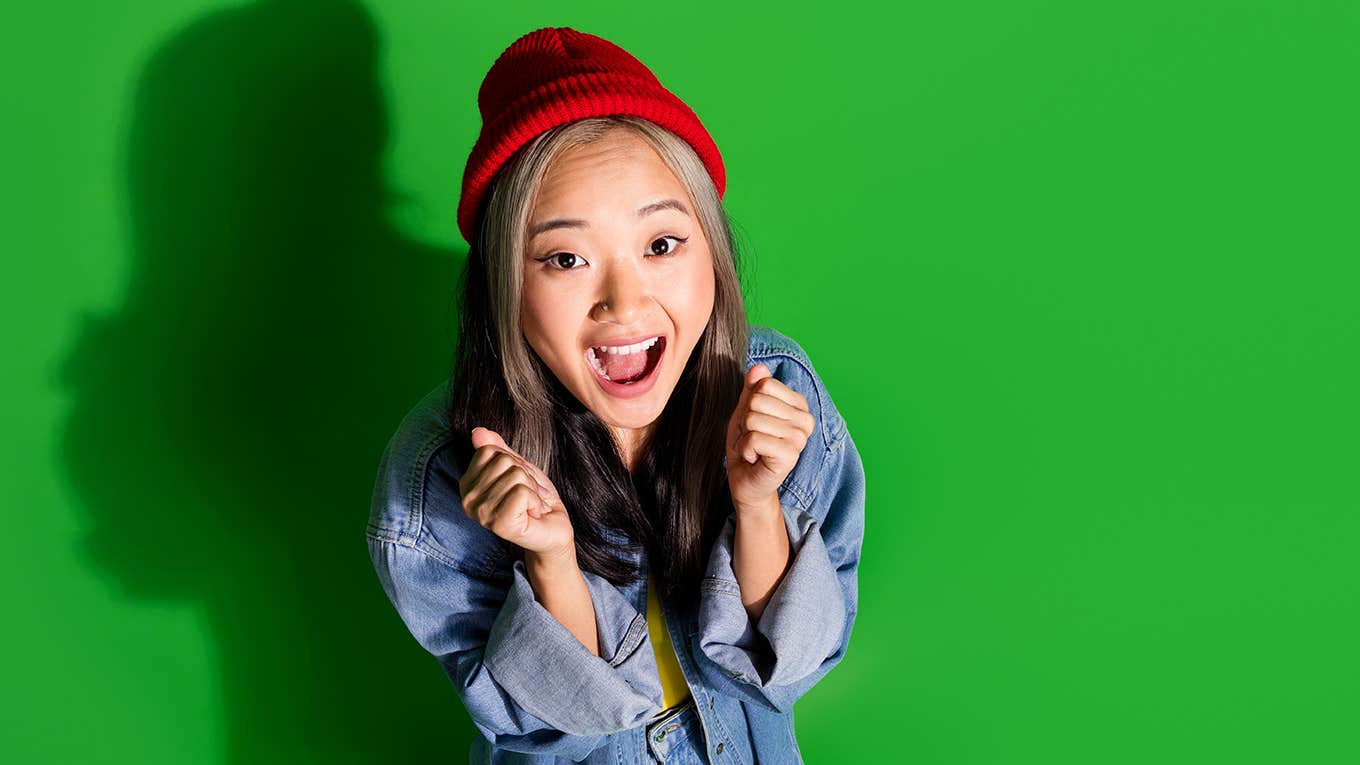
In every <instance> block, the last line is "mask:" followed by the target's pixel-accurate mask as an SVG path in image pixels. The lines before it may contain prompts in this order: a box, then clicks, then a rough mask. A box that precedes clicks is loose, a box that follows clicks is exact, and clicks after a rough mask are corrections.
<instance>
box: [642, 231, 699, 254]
mask: <svg viewBox="0 0 1360 765" xmlns="http://www.w3.org/2000/svg"><path fill="white" fill-rule="evenodd" d="M667 239H674V240H675V242H676V243H675V244H674V245H672V246H671V248H670V249H668V250H666V251H665V252H657V251H656V243H657V242H664V241H666V240H667ZM688 241H689V237H683V238H682V237H678V236H663V237H660V238H658V239H653V240H652V249H651V250H649V251H648V252H647V254H648V255H656V256H659V257H663V258H664V257H669V256H671V255H674V254H675V251H676V249H678V248H679V247H680V245H682V244H684V243H685V242H688Z"/></svg>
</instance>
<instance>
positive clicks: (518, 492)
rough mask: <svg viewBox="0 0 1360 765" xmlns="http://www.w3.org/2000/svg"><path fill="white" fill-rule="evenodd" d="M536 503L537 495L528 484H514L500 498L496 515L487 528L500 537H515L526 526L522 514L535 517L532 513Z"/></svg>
mask: <svg viewBox="0 0 1360 765" xmlns="http://www.w3.org/2000/svg"><path fill="white" fill-rule="evenodd" d="M538 503H539V499H538V497H537V496H536V495H535V494H534V490H533V489H531V488H529V485H528V484H525V483H518V484H515V485H514V486H513V487H511V489H510V491H509V492H507V493H506V495H505V496H504V497H503V498H502V499H501V501H500V504H499V505H498V507H497V510H496V517H495V518H494V519H493V520H492V522H491V525H490V526H488V527H487V528H489V529H490V530H491V532H492V533H493V534H495V535H496V536H498V537H500V538H502V539H516V538H518V537H519V536H520V535H521V534H523V533H524V531H525V529H526V528H527V524H526V523H525V520H524V516H525V515H528V516H529V517H531V518H534V517H537V516H535V515H534V508H535V506H536V505H537V504H538Z"/></svg>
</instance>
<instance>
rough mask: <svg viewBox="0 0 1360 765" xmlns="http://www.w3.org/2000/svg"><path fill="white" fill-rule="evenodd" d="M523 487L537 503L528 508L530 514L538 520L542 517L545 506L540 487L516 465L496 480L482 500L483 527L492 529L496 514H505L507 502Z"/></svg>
mask: <svg viewBox="0 0 1360 765" xmlns="http://www.w3.org/2000/svg"><path fill="white" fill-rule="evenodd" d="M517 486H523V487H524V488H525V489H527V490H528V491H529V493H530V494H532V495H533V497H534V499H535V502H534V503H532V505H531V506H530V507H528V508H526V509H527V510H528V511H529V514H530V515H531V516H532V517H534V518H538V517H539V516H540V515H542V512H541V511H542V509H543V507H544V505H545V503H544V502H543V500H542V498H541V497H539V496H538V487H537V486H536V485H535V484H534V482H533V479H531V478H530V477H529V475H528V473H527V472H525V471H524V469H523V468H521V467H519V466H518V465H515V466H514V467H511V468H510V469H509V470H506V471H505V473H504V474H503V475H501V476H500V477H499V478H497V479H496V482H495V483H493V484H492V485H491V486H490V487H489V488H488V489H487V490H486V496H485V498H484V499H483V500H482V508H481V516H482V521H481V523H482V525H483V526H487V527H490V526H492V525H494V524H495V522H496V514H497V513H500V512H503V511H504V510H505V509H506V507H507V504H506V500H507V498H508V497H509V496H510V495H511V493H512V492H514V491H515V487H517Z"/></svg>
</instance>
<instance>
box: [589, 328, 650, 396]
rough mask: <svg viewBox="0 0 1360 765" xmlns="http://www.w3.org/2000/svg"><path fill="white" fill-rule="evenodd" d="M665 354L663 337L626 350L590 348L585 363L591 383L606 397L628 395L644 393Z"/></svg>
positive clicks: (636, 344)
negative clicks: (593, 382)
mask: <svg viewBox="0 0 1360 765" xmlns="http://www.w3.org/2000/svg"><path fill="white" fill-rule="evenodd" d="M665 352H666V336H665V335H658V336H656V337H655V338H652V339H650V340H645V341H643V342H640V343H635V344H633V345H629V346H623V347H621V348H620V347H613V348H607V347H605V346H599V345H596V346H591V347H590V348H587V349H586V353H585V356H586V363H587V364H588V365H589V366H590V369H591V372H592V373H593V374H594V375H595V380H596V381H597V382H599V383H600V385H601V386H602V387H603V388H604V389H605V390H606V391H608V392H609V393H611V394H614V395H628V394H630V393H636V394H641V393H645V392H646V390H645V388H650V387H651V382H652V381H653V379H654V378H655V377H656V370H657V369H659V368H660V367H661V358H662V356H663V355H664V354H665Z"/></svg>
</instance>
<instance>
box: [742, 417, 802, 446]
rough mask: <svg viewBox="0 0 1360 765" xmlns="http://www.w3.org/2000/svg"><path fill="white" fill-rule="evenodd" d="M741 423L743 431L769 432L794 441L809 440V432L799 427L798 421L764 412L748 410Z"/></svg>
mask: <svg viewBox="0 0 1360 765" xmlns="http://www.w3.org/2000/svg"><path fill="white" fill-rule="evenodd" d="M741 425H742V432H743V433H750V432H760V433H767V434H769V435H772V436H775V437H777V438H783V439H787V440H788V441H790V442H793V443H800V442H805V441H806V440H807V434H806V433H804V432H803V431H802V429H800V428H799V425H798V423H795V422H791V421H789V420H786V419H784V418H782V417H776V416H774V415H772V414H766V413H764V412H747V413H746V416H745V417H743V418H742V420H741Z"/></svg>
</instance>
